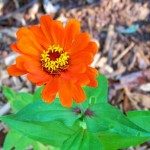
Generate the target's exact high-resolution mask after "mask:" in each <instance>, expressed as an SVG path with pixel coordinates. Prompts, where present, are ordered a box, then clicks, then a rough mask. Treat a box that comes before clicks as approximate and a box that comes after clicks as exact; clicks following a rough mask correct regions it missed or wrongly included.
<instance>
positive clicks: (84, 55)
mask: <svg viewBox="0 0 150 150" xmlns="http://www.w3.org/2000/svg"><path fill="white" fill-rule="evenodd" d="M93 59H94V56H93V54H92V53H90V52H88V51H81V52H79V53H76V54H74V55H72V56H71V59H70V64H71V65H77V64H81V63H84V64H86V65H89V64H91V63H92V62H93Z"/></svg>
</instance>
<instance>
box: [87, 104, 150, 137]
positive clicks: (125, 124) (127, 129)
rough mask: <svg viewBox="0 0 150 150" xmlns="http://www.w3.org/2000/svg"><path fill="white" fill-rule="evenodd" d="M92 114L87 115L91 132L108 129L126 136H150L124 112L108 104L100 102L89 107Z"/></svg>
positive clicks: (110, 131)
mask: <svg viewBox="0 0 150 150" xmlns="http://www.w3.org/2000/svg"><path fill="white" fill-rule="evenodd" d="M88 109H89V110H90V111H92V112H93V115H92V116H86V117H85V121H86V122H87V128H88V130H89V131H91V132H100V131H108V133H115V134H120V135H124V136H137V137H150V133H149V132H147V131H146V130H144V129H142V128H140V127H139V126H137V125H135V124H134V123H133V122H131V121H130V120H128V118H127V117H126V116H124V115H123V114H122V112H121V111H120V110H119V109H117V108H115V107H113V106H111V105H109V104H107V103H99V104H95V105H93V106H91V107H89V108H88Z"/></svg>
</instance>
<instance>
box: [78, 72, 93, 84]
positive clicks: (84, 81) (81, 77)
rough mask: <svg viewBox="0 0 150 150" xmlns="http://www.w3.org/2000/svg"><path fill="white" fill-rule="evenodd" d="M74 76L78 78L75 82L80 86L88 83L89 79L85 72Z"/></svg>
mask: <svg viewBox="0 0 150 150" xmlns="http://www.w3.org/2000/svg"><path fill="white" fill-rule="evenodd" d="M76 77H77V78H78V80H77V83H78V84H79V85H81V86H85V85H88V84H89V83H90V79H89V77H88V75H86V74H77V75H76Z"/></svg>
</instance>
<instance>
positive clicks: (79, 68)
mask: <svg viewBox="0 0 150 150" xmlns="http://www.w3.org/2000/svg"><path fill="white" fill-rule="evenodd" d="M82 61H83V60H82ZM67 70H68V71H70V72H73V73H84V72H85V70H86V66H85V64H84V63H82V62H81V63H76V64H75V65H72V64H71V65H70V66H69V67H68V69H67Z"/></svg>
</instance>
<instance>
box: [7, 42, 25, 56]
mask: <svg viewBox="0 0 150 150" xmlns="http://www.w3.org/2000/svg"><path fill="white" fill-rule="evenodd" d="M10 48H11V49H12V50H13V51H15V52H17V53H21V54H22V52H21V51H20V50H19V49H18V47H17V45H16V43H12V44H11V45H10Z"/></svg>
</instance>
